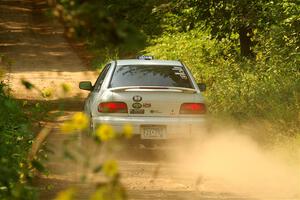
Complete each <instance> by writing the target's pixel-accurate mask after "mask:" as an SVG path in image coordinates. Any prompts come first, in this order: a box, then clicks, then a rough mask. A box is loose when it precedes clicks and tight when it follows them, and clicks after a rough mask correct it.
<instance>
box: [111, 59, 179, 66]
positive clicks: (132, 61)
mask: <svg viewBox="0 0 300 200" xmlns="http://www.w3.org/2000/svg"><path fill="white" fill-rule="evenodd" d="M116 62H117V65H168V66H170V65H171V66H182V63H181V62H180V61H178V60H140V59H127V60H116Z"/></svg>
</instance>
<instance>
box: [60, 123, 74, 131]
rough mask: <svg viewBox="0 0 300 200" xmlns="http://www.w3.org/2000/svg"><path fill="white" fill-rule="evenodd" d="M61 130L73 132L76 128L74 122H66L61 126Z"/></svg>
mask: <svg viewBox="0 0 300 200" xmlns="http://www.w3.org/2000/svg"><path fill="white" fill-rule="evenodd" d="M60 130H61V132H62V133H72V132H74V131H75V128H74V126H73V124H72V123H70V122H65V123H63V124H62V125H61V126H60Z"/></svg>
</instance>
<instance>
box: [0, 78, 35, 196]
mask: <svg viewBox="0 0 300 200" xmlns="http://www.w3.org/2000/svg"><path fill="white" fill-rule="evenodd" d="M4 87H5V85H4V84H3V83H0V105H1V106H0V135H1V137H0V166H1V167H0V174H1V176H0V199H36V192H35V189H34V188H32V187H31V186H29V185H28V184H27V181H28V180H30V177H31V171H30V169H29V163H28V161H27V157H28V152H29V150H30V147H31V143H32V139H33V134H32V132H30V131H29V121H28V119H27V117H26V116H25V115H24V113H23V111H22V109H21V107H20V106H19V105H18V103H17V102H16V101H15V100H13V99H11V98H10V97H8V96H7V95H6V94H5V92H4Z"/></svg>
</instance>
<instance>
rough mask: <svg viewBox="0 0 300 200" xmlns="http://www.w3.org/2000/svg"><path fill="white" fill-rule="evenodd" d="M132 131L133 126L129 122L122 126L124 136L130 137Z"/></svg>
mask: <svg viewBox="0 0 300 200" xmlns="http://www.w3.org/2000/svg"><path fill="white" fill-rule="evenodd" d="M132 133H133V127H132V126H131V125H130V124H125V125H124V126H123V134H124V136H125V137H126V138H131V137H132Z"/></svg>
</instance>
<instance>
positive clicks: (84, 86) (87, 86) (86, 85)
mask: <svg viewBox="0 0 300 200" xmlns="http://www.w3.org/2000/svg"><path fill="white" fill-rule="evenodd" d="M79 88H80V89H82V90H88V91H92V89H93V86H92V83H91V81H81V82H79Z"/></svg>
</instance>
